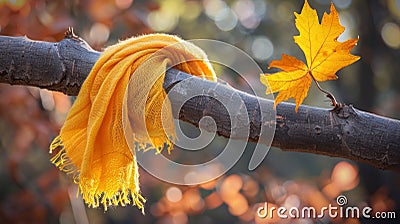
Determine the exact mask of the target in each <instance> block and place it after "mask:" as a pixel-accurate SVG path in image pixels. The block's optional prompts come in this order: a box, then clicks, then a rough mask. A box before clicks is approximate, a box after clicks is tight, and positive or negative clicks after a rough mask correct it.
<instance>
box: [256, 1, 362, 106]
mask: <svg viewBox="0 0 400 224" xmlns="http://www.w3.org/2000/svg"><path fill="white" fill-rule="evenodd" d="M330 11H331V12H330V14H327V13H325V14H324V16H323V18H322V22H321V23H319V21H318V15H317V12H316V11H315V10H314V9H312V8H311V7H310V5H309V4H308V2H307V1H305V2H304V6H303V10H302V11H301V13H300V14H297V13H295V15H296V27H297V29H298V30H299V32H300V35H299V36H295V37H294V41H295V42H296V43H297V44H298V45H299V47H300V48H301V50H302V51H303V53H304V55H305V57H306V60H307V64H304V62H302V61H300V60H298V59H297V58H295V57H293V56H290V55H286V54H283V55H282V59H281V60H275V61H272V62H271V64H270V65H269V67H270V68H279V69H281V70H282V71H281V72H277V73H275V74H265V75H261V82H262V83H263V84H264V85H265V86H267V87H268V89H267V91H266V93H267V94H270V93H275V92H279V94H278V96H277V97H276V99H275V106H276V105H277V104H278V103H280V102H282V101H284V100H287V99H289V98H294V99H295V100H296V111H297V110H298V108H299V106H300V104H301V103H302V102H303V100H304V99H305V98H306V96H307V93H308V90H309V88H310V86H311V81H312V80H315V81H327V80H334V79H337V76H336V72H337V71H338V70H339V69H341V68H343V67H345V66H348V65H350V64H352V63H354V62H356V61H357V60H358V59H360V57H359V56H354V55H352V54H350V50H351V49H353V47H354V46H355V45H356V44H357V41H358V38H355V39H350V40H347V41H345V42H339V41H337V39H338V38H339V36H340V35H341V34H342V33H343V32H344V30H345V28H344V27H343V26H342V25H341V24H340V22H339V15H338V12H337V11H336V9H335V6H334V5H333V3H332V4H331V8H330Z"/></svg>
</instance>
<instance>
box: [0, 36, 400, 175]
mask: <svg viewBox="0 0 400 224" xmlns="http://www.w3.org/2000/svg"><path fill="white" fill-rule="evenodd" d="M0 52H1V53H0V82H1V83H8V84H11V85H29V86H37V87H39V88H46V89H49V90H55V91H60V92H63V93H66V94H68V95H77V94H78V92H79V89H80V86H81V85H82V83H83V82H84V80H85V78H86V77H87V75H88V74H89V72H90V70H91V68H92V66H93V65H94V63H95V62H96V60H97V59H98V57H99V55H100V53H99V52H97V51H94V50H93V49H91V48H90V46H89V45H88V44H87V43H86V42H85V41H84V40H82V39H80V38H79V37H76V36H74V35H67V36H66V38H64V39H63V40H62V41H60V42H56V43H50V42H41V41H32V40H30V39H28V38H26V37H7V36H0ZM187 78H192V80H191V81H190V82H183V83H182V85H176V84H177V83H179V82H181V81H182V80H185V79H187ZM174 86H175V88H172V87H174ZM164 89H165V90H166V91H173V95H174V97H173V98H172V99H170V100H171V104H172V108H173V110H174V114H179V115H177V116H179V117H177V118H179V119H180V120H183V121H186V122H189V123H191V124H193V125H196V126H198V122H199V120H200V119H201V118H202V117H203V116H211V117H213V118H214V119H215V121H216V124H217V133H218V134H219V135H222V136H224V137H230V135H231V127H230V121H229V120H228V118H229V114H228V112H227V111H226V110H224V108H223V107H222V106H221V105H220V104H219V103H218V101H217V100H216V99H215V98H213V97H209V96H198V97H195V98H192V99H190V100H188V101H186V102H185V103H184V104H183V106H182V108H180V109H181V110H180V111H179V113H177V110H178V109H179V106H178V105H182V102H183V101H184V100H185V99H186V98H185V96H188V95H189V96H190V94H191V93H193V92H198V91H206V92H208V93H209V95H213V94H215V95H221V94H224V95H227V96H232V95H234V94H238V95H239V96H240V97H241V98H242V99H243V101H244V103H245V105H246V109H247V114H248V116H249V119H250V136H249V137H248V138H247V137H246V138H242V139H243V140H245V141H251V142H257V141H258V140H259V139H258V138H259V136H260V134H261V133H260V131H261V127H262V125H266V126H268V125H271V124H272V125H276V131H275V136H274V138H273V142H272V145H273V146H276V147H279V148H281V149H282V150H285V151H295V152H307V153H313V154H322V155H329V156H334V157H341V158H347V159H351V160H353V161H362V162H366V163H369V164H371V165H373V166H375V167H378V168H381V169H393V170H400V121H399V120H394V119H390V118H385V117H381V116H377V115H374V114H371V113H367V112H363V111H360V110H357V109H355V108H353V107H352V106H344V107H343V108H341V109H340V110H338V111H336V112H332V111H329V110H327V109H323V108H316V107H309V106H301V107H300V108H299V111H298V113H296V112H295V110H294V107H295V105H294V104H290V103H281V104H279V105H278V107H277V110H276V121H275V120H272V119H271V116H264V119H263V120H261V114H267V115H268V113H270V112H268V110H269V109H268V108H271V106H272V104H273V102H272V101H270V100H267V99H262V98H257V97H256V96H252V95H249V94H247V93H244V92H241V91H238V90H234V89H232V88H230V87H228V86H226V85H223V84H220V83H213V82H209V81H205V80H202V79H199V78H193V76H191V75H189V74H186V73H183V72H181V71H177V70H174V69H170V70H168V71H167V75H166V77H165V80H164ZM204 128H205V129H208V128H210V127H204ZM235 128H237V127H235ZM232 131H235V130H234V129H233V130H232Z"/></svg>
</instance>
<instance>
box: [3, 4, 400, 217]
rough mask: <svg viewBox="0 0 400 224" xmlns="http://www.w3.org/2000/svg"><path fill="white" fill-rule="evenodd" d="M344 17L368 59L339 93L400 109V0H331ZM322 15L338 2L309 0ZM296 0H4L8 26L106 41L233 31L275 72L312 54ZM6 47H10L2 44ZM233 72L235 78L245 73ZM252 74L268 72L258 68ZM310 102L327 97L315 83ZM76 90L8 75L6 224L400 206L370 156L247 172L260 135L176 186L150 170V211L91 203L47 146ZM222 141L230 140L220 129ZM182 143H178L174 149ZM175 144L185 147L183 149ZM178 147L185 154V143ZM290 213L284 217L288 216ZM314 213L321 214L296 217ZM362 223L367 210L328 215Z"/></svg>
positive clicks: (344, 73) (337, 87) (270, 160)
mask: <svg viewBox="0 0 400 224" xmlns="http://www.w3.org/2000/svg"><path fill="white" fill-rule="evenodd" d="M333 2H334V3H335V6H336V8H337V10H338V11H339V14H340V20H341V23H342V24H343V25H344V26H345V27H346V31H345V33H344V34H343V35H342V36H341V37H340V40H345V39H348V38H354V37H356V36H357V35H359V36H360V41H359V45H358V46H357V47H356V48H355V50H354V51H353V53H354V54H356V55H360V56H361V57H362V59H361V60H360V61H359V62H357V63H356V64H354V65H352V66H350V67H348V68H345V69H343V70H341V71H340V72H339V74H338V76H339V77H340V78H339V80H337V81H335V82H327V83H323V84H322V85H323V86H324V87H325V88H327V89H329V90H331V91H332V92H333V93H334V94H335V96H336V97H337V98H338V100H339V101H341V102H345V103H348V104H353V105H354V106H355V107H357V108H359V109H363V110H367V111H371V112H374V113H377V114H381V115H384V116H389V117H393V118H397V119H400V88H399V86H400V76H399V74H400V64H399V59H400V51H399V49H400V25H399V24H400V0H333ZM310 4H311V5H312V7H314V8H316V9H317V11H318V13H319V16H322V12H324V11H326V10H328V9H329V4H330V1H329V0H310ZM302 5H303V1H297V0H281V1H273V0H227V1H222V0H202V1H201V0H163V1H162V0H152V1H144V0H135V1H133V0H99V1H94V0H72V1H45V0H31V1H28V0H0V34H1V35H9V36H19V35H26V36H28V37H29V38H31V39H34V40H44V41H60V40H61V39H62V38H63V37H64V32H65V31H66V29H67V27H69V26H73V27H74V28H75V32H76V33H77V34H78V35H79V36H81V37H82V38H84V39H85V40H86V41H88V43H89V44H90V45H91V46H92V47H93V48H94V49H96V50H101V49H103V48H104V47H106V46H108V45H111V44H113V43H116V42H117V41H118V40H120V39H125V38H128V37H131V36H135V35H140V34H144V33H152V32H167V33H172V34H176V35H179V36H181V37H182V38H184V39H199V38H208V39H216V40H221V41H225V42H227V43H229V44H233V45H235V46H237V47H239V48H240V49H242V50H244V51H245V52H247V53H248V54H249V55H250V56H251V57H253V58H254V59H255V60H256V61H257V62H258V63H259V65H260V67H261V68H262V69H263V70H264V71H265V72H266V71H267V67H268V64H269V63H270V61H271V60H274V59H279V58H280V57H281V54H282V53H286V54H290V55H295V56H297V57H299V58H304V56H303V55H302V53H301V51H300V49H299V48H298V47H297V46H296V45H295V44H294V42H293V37H292V36H293V35H297V31H296V29H295V26H294V15H293V12H300V10H301V7H302ZM0 54H1V52H0ZM224 78H227V79H228V81H229V82H230V83H231V84H232V85H233V86H235V87H237V88H240V86H241V84H242V83H240V82H241V81H240V80H236V79H235V78H229V77H226V76H225V77H224ZM246 79H249V80H252V79H258V74H252V75H251V76H250V75H249V77H246ZM305 103H306V104H310V105H315V106H322V107H326V106H329V103H328V102H326V99H325V98H324V96H323V94H321V93H319V92H317V91H316V89H315V88H314V87H312V89H311V92H310V93H309V97H308V98H307V99H306V102H305ZM70 106H71V101H70V99H69V98H68V97H67V96H65V95H63V94H60V93H57V92H51V91H47V90H41V89H37V88H32V87H18V86H9V85H5V84H1V85H0V131H1V136H0V153H1V156H0V184H1V187H0V222H2V223H57V222H60V223H88V222H89V223H160V224H164V223H165V224H166V223H266V222H269V221H279V220H268V219H260V218H258V217H256V215H255V214H256V212H255V211H256V209H257V207H258V206H260V205H262V204H263V202H265V201H267V202H269V203H270V204H274V205H276V206H286V207H291V206H296V207H300V208H301V207H303V206H315V207H316V208H320V207H322V206H326V205H328V204H329V203H332V204H334V203H335V198H336V197H337V196H338V195H339V194H345V195H346V196H348V199H349V204H350V205H357V206H361V207H362V206H366V205H369V206H371V207H372V208H373V209H374V212H376V211H397V216H399V215H400V208H399V207H400V192H399V189H400V178H399V177H400V176H399V174H396V173H393V172H389V171H380V170H377V169H375V168H372V167H370V166H368V165H365V164H359V163H354V162H351V161H347V160H343V159H337V158H330V157H325V156H316V155H310V154H303V153H292V152H290V153H286V152H282V151H281V150H279V149H274V148H273V149H272V150H271V151H270V154H269V155H268V157H267V159H266V160H265V161H264V162H263V163H262V165H261V166H260V167H259V168H258V169H257V170H255V171H253V172H250V171H248V170H247V164H248V161H249V158H250V156H251V153H252V148H254V145H252V144H249V145H248V150H246V152H245V154H244V156H243V157H242V158H241V159H240V160H239V162H238V163H237V164H236V166H235V167H234V168H233V169H232V170H230V171H229V172H228V173H227V174H226V175H224V176H222V177H220V178H218V179H216V180H214V181H211V182H209V183H206V184H202V185H200V186H192V187H188V186H176V185H171V184H167V183H164V182H162V181H159V180H157V179H156V178H154V177H152V176H151V175H149V174H147V173H146V172H145V171H144V170H141V178H140V179H141V186H142V187H141V188H142V191H143V195H144V196H145V197H146V198H147V199H148V202H147V204H146V215H145V216H143V215H142V214H141V213H140V211H139V210H138V209H136V208H134V207H131V206H127V207H125V208H120V207H118V208H115V209H111V211H108V212H106V213H104V212H103V210H101V209H91V208H87V207H86V206H85V205H84V204H83V202H82V201H81V199H80V198H77V197H76V186H75V185H74V184H73V183H71V181H70V178H69V177H67V176H66V175H64V174H62V173H60V172H58V170H57V169H56V168H55V167H54V166H53V165H52V164H50V162H49V158H50V156H49V154H48V145H49V143H50V142H51V140H52V138H53V137H54V136H55V135H56V133H58V131H59V128H60V126H61V125H62V123H63V121H64V119H65V116H66V114H67V112H68V109H69V108H70ZM218 141H220V142H221V143H220V144H223V142H224V139H219V140H218ZM176 151H178V150H176ZM174 153H175V152H174ZM176 153H178V152H176ZM280 221H282V220H280ZM286 221H287V222H290V223H295V222H300V221H301V223H313V222H314V221H313V220H286ZM348 221H352V222H354V223H357V222H363V221H365V220H340V219H333V220H330V219H329V218H328V217H326V218H325V219H323V220H322V222H336V223H343V222H348Z"/></svg>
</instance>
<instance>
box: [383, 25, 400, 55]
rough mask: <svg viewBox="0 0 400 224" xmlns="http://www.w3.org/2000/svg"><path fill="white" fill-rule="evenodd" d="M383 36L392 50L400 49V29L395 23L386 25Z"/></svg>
mask: <svg viewBox="0 0 400 224" xmlns="http://www.w3.org/2000/svg"><path fill="white" fill-rule="evenodd" d="M381 35H382V38H383V41H385V44H386V45H388V46H389V47H391V48H394V49H399V48H400V27H399V26H398V25H397V24H395V23H385V25H384V26H383V27H382V31H381Z"/></svg>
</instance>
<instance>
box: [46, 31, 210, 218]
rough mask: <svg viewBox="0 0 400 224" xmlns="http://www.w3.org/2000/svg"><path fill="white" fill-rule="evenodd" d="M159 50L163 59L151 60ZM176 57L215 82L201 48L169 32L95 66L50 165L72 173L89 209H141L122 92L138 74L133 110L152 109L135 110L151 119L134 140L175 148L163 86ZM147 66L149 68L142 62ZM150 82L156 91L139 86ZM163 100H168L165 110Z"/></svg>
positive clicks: (122, 48) (128, 45) (110, 51)
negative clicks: (125, 121) (132, 206)
mask: <svg viewBox="0 0 400 224" xmlns="http://www.w3.org/2000/svg"><path fill="white" fill-rule="evenodd" d="M160 49H163V50H162V51H161V53H160V51H159V50H160ZM157 51H158V52H157ZM155 52H157V53H156V54H157V57H152V56H153V54H154V53H155ZM176 62H182V63H181V64H179V65H176V66H174V68H176V69H179V70H181V71H184V72H187V73H190V74H193V75H196V76H199V77H202V78H206V79H208V80H213V81H215V79H216V76H215V73H214V71H213V69H212V67H211V65H210V63H209V62H208V61H207V56H206V54H205V53H204V52H203V51H202V50H201V49H200V48H198V47H197V46H195V45H193V44H191V43H189V42H185V41H183V40H182V39H180V38H178V37H176V36H171V35H166V34H152V35H145V36H139V37H136V38H130V39H127V40H124V41H121V42H119V43H118V44H115V45H113V46H110V47H108V48H107V49H106V50H105V51H104V52H103V53H102V54H101V56H100V58H99V59H98V61H97V62H96V64H95V65H94V67H93V68H92V71H91V72H90V74H89V76H88V77H87V79H86V80H85V82H84V83H83V85H82V87H81V90H80V92H79V95H78V98H77V100H76V101H75V103H74V105H73V106H72V108H71V110H70V111H69V114H68V116H67V119H66V121H65V123H64V126H63V127H62V129H61V131H60V135H59V136H57V137H56V138H55V139H54V141H53V142H52V143H51V146H50V153H52V154H53V158H52V159H51V162H52V163H54V164H55V165H56V166H57V167H58V168H59V169H60V170H62V171H64V172H66V173H69V174H72V175H73V179H74V181H75V183H77V184H78V185H79V190H80V192H81V194H82V197H83V199H84V201H85V202H86V203H87V204H88V205H89V207H98V206H99V205H102V206H104V209H105V210H107V207H108V206H111V205H122V206H124V205H126V204H130V203H132V204H133V205H136V206H137V207H138V208H139V209H141V210H142V212H143V209H144V202H145V199H144V198H143V197H142V196H141V195H140V188H139V172H138V165H137V163H136V158H135V153H134V152H131V151H130V149H129V147H128V145H127V143H126V139H125V136H124V130H123V124H122V109H123V100H124V93H125V91H126V90H127V87H128V84H129V81H130V78H131V76H132V75H133V76H135V77H134V78H135V80H133V84H134V85H132V83H131V84H130V85H129V88H128V90H129V94H131V93H132V94H134V95H130V98H131V99H132V100H131V102H129V103H131V104H133V105H136V106H137V107H133V108H146V109H145V112H144V111H140V110H139V109H138V111H135V110H133V111H132V110H130V111H129V113H133V114H130V115H132V116H133V117H134V118H135V117H136V118H137V119H138V120H140V117H141V116H143V117H145V119H142V120H144V122H143V123H145V124H143V125H141V124H140V122H138V125H137V126H135V125H136V123H135V124H134V127H133V130H132V132H133V135H134V136H129V137H128V138H132V139H133V140H134V141H136V143H138V145H139V148H140V149H147V148H148V145H150V146H151V147H150V148H153V149H156V150H157V152H160V151H161V150H162V148H163V146H164V143H166V144H167V145H168V150H170V148H171V141H170V139H169V138H168V137H172V138H174V136H175V133H174V126H173V118H172V112H171V106H170V103H169V101H168V99H166V93H165V91H164V90H163V88H162V84H163V81H164V75H165V71H166V68H167V66H168V65H175V63H176ZM142 63H144V66H140V65H141V64H142ZM160 74H161V76H160ZM154 81H155V83H154ZM153 83H154V84H153ZM148 86H152V87H151V90H150V91H149V92H148V93H143V92H142V89H143V88H141V87H148ZM135 87H137V88H135ZM143 97H145V98H143ZM164 99H165V100H167V102H168V103H167V104H168V105H167V106H166V107H164V108H163V107H162V104H163V101H164ZM162 110H163V111H162ZM161 111H162V113H163V115H162V118H163V119H164V120H163V121H162V119H161V114H162V113H161ZM163 126H164V127H166V128H165V132H166V133H165V132H164V129H163ZM146 128H147V130H146Z"/></svg>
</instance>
